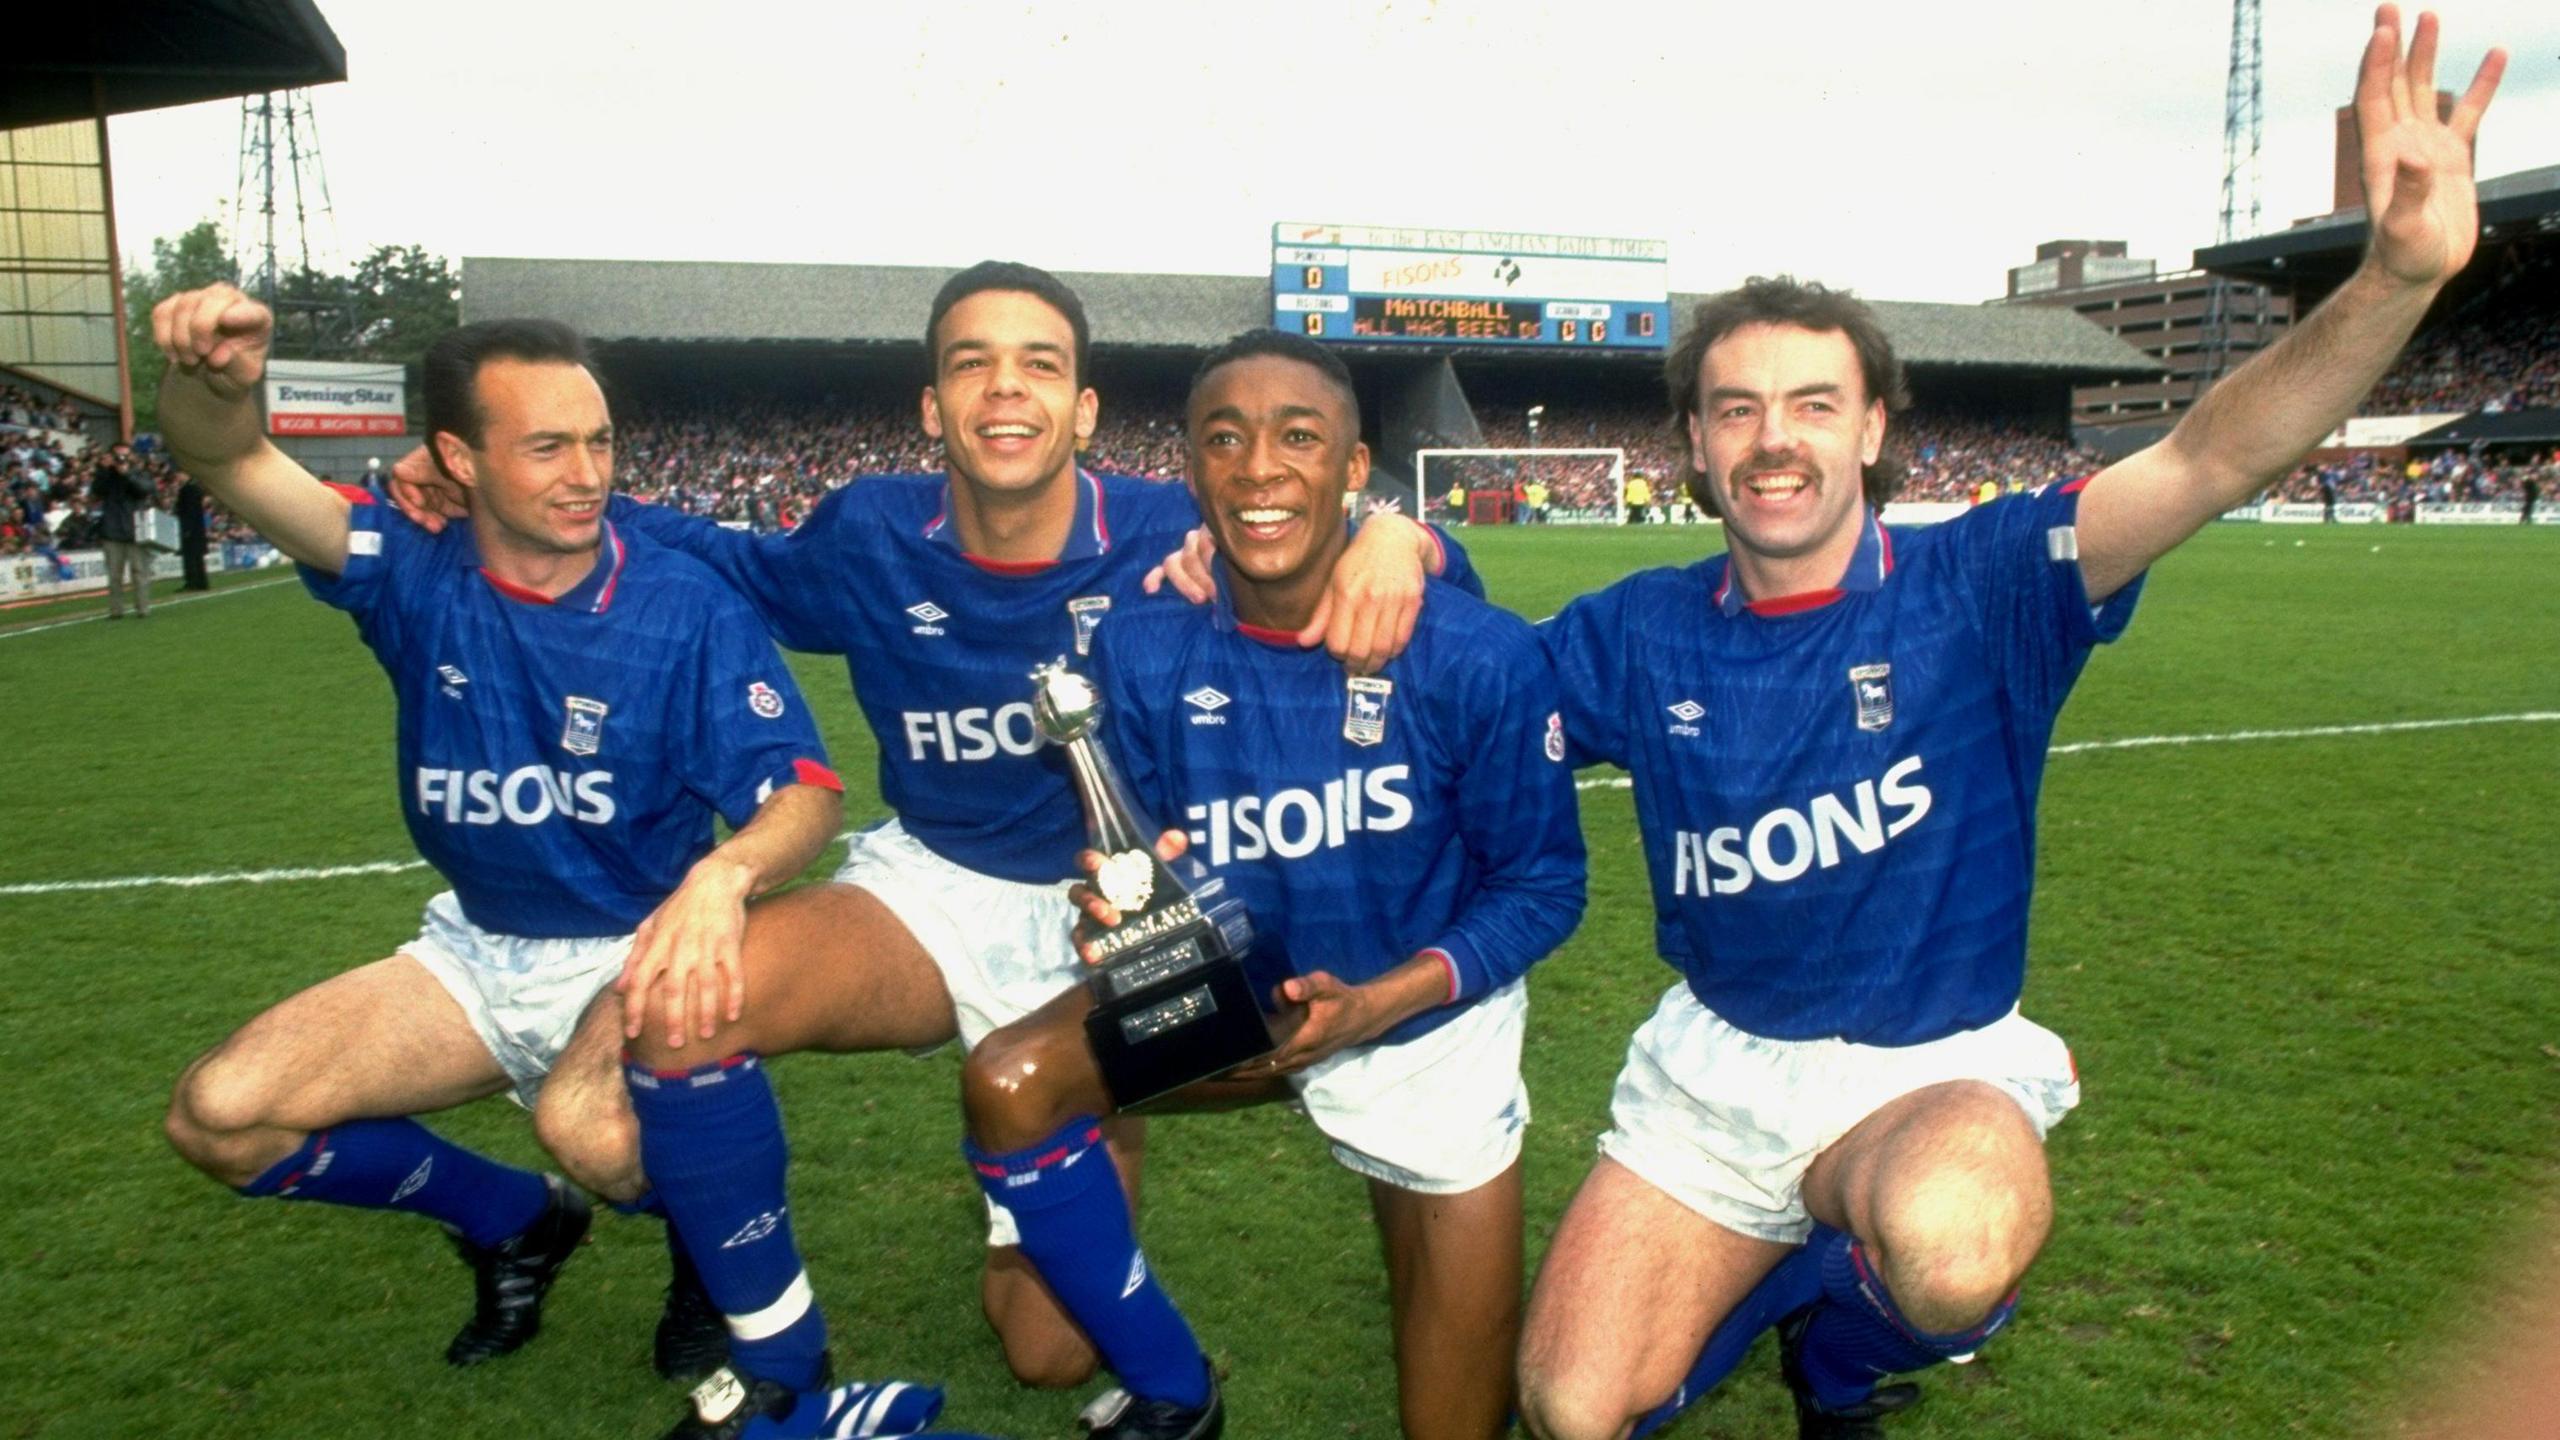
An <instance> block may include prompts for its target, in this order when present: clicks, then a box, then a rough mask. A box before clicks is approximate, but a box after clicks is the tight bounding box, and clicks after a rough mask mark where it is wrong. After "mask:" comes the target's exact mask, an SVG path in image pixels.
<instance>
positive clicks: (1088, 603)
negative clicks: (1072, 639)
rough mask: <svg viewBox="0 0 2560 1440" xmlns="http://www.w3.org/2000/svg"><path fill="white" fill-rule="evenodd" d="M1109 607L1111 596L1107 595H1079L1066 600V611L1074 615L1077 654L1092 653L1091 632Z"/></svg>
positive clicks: (1098, 624) (1099, 623) (1100, 622)
mask: <svg viewBox="0 0 2560 1440" xmlns="http://www.w3.org/2000/svg"><path fill="white" fill-rule="evenodd" d="M1110 609H1111V597H1110V596H1108V595H1079V596H1077V597H1076V598H1074V599H1073V600H1070V601H1068V602H1067V613H1068V614H1070V615H1073V616H1074V617H1076V653H1077V654H1079V655H1090V654H1092V653H1093V632H1094V630H1095V628H1096V627H1098V626H1100V625H1101V624H1102V617H1103V615H1104V614H1105V613H1107V612H1108V611H1109V610H1110Z"/></svg>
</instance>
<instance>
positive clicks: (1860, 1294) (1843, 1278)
mask: <svg viewBox="0 0 2560 1440" xmlns="http://www.w3.org/2000/svg"><path fill="white" fill-rule="evenodd" d="M1807 1250H1808V1253H1816V1254H1819V1255H1820V1257H1821V1262H1822V1295H1823V1303H1822V1305H1821V1307H1820V1308H1819V1309H1817V1310H1815V1311H1814V1312H1813V1319H1812V1320H1811V1322H1810V1323H1808V1324H1807V1325H1806V1326H1805V1332H1804V1343H1803V1345H1802V1346H1801V1347H1800V1348H1799V1349H1798V1350H1797V1352H1796V1368H1797V1369H1799V1370H1801V1371H1802V1372H1803V1373H1804V1378H1805V1380H1806V1382H1807V1383H1808V1384H1809V1385H1811V1386H1812V1387H1813V1398H1814V1399H1815V1400H1816V1401H1818V1402H1819V1403H1820V1404H1821V1405H1822V1406H1823V1408H1825V1409H1827V1410H1839V1409H1845V1408H1847V1407H1849V1406H1851V1405H1855V1404H1857V1403H1858V1402H1859V1401H1861V1400H1864V1399H1866V1398H1867V1397H1868V1396H1869V1395H1872V1394H1874V1393H1875V1388H1876V1382H1877V1381H1879V1380H1882V1379H1883V1378H1884V1377H1885V1376H1887V1375H1893V1374H1899V1373H1901V1372H1904V1371H1909V1370H1922V1369H1926V1368H1928V1367H1929V1366H1931V1365H1935V1364H1937V1363H1938V1362H1939V1361H1941V1360H1945V1359H1948V1358H1949V1357H1951V1356H1957V1355H1970V1354H1972V1353H1973V1352H1974V1351H1975V1350H1976V1349H1979V1348H1980V1347H1981V1345H1982V1342H1983V1341H1985V1340H1988V1339H1990V1338H1991V1336H1992V1334H1993V1333H1994V1332H1996V1331H1997V1330H1999V1328H2000V1327H2001V1326H2003V1325H2006V1324H2008V1323H2009V1317H2010V1316H2011V1315H2014V1314H2016V1313H2017V1310H2018V1296H2017V1292H2015V1291H2011V1292H2010V1294H2009V1298H2008V1299H2006V1300H2003V1301H2001V1302H2000V1303H1999V1305H1997V1306H1996V1307H1994V1308H1993V1309H1992V1311H1991V1313H1990V1314H1989V1315H1987V1316H1985V1317H1983V1320H1982V1323H1980V1324H1978V1325H1975V1326H1972V1327H1971V1328H1969V1329H1965V1330H1959V1331H1955V1332H1953V1333H1951V1334H1945V1335H1933V1334H1931V1333H1929V1332H1928V1331H1925V1330H1922V1329H1919V1328H1918V1327H1916V1326H1914V1325H1913V1324H1912V1323H1911V1322H1910V1321H1908V1320H1906V1319H1904V1318H1903V1315H1902V1311H1901V1310H1900V1309H1899V1308H1898V1307H1897V1306H1895V1304H1894V1303H1893V1296H1892V1295H1891V1294H1890V1293H1888V1292H1887V1291H1886V1290H1885V1287H1884V1278H1883V1277H1882V1276H1880V1275H1878V1274H1877V1273H1876V1271H1875V1266H1874V1265H1873V1263H1871V1262H1870V1261H1869V1260H1868V1258H1867V1251H1866V1247H1865V1246H1863V1245H1861V1244H1859V1243H1858V1241H1857V1240H1856V1238H1855V1237H1853V1236H1849V1235H1844V1234H1841V1233H1839V1232H1837V1231H1834V1232H1832V1233H1831V1236H1830V1237H1829V1238H1828V1239H1827V1240H1825V1241H1824V1242H1823V1243H1822V1244H1820V1245H1814V1246H1808V1247H1807Z"/></svg>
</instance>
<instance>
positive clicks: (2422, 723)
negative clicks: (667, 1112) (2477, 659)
mask: <svg viewBox="0 0 2560 1440" xmlns="http://www.w3.org/2000/svg"><path fill="white" fill-rule="evenodd" d="M2555 720H2560V710H2525V711H2519V712H2518V713H2516V714H2513V715H2468V716H2463V717H2460V718H2458V719H2449V720H2392V721H2385V722H2383V723H2381V724H2374V725H2307V726H2303V727H2300V728H2298V729H2292V730H2225V731H2221V732H2218V733H2214V734H2207V735H2136V736H2133V737H2131V738H2129V739H2124V740H2081V741H2076V742H2074V743H2072V744H2069V745H2056V746H2054V747H2053V748H2052V749H2050V750H2048V751H2046V752H2045V753H2046V754H2047V755H2085V754H2088V753H2089V752H2091V751H2093V750H2142V749H2147V748H2150V747H2152V746H2155V745H2221V744H2228V743H2231V742H2234V741H2241V740H2311V739H2318V738H2320V737H2322V736H2327V735H2396V734H2399V733H2402V732H2404V731H2409V730H2456V729H2461V728H2463V727H2465V726H2471V725H2539V724H2548V723H2550V722H2552V721H2555ZM1634 783H1635V782H1634V781H1632V780H1630V779H1629V778H1628V777H1626V776H1624V775H1618V776H1613V777H1609V778H1606V779H1598V780H1579V781H1576V782H1574V787H1573V788H1575V789H1576V790H1624V789H1626V788H1628V787H1629V786H1630V785H1632V784H1634ZM855 833H857V832H855V831H851V830H848V831H846V832H845V833H844V834H842V835H839V836H837V837H836V840H837V842H838V843H842V842H843V841H844V840H846V839H848V838H850V837H851V836H852V835H854V834H855ZM425 868H427V862H425V861H424V860H377V861H373V862H371V863H369V864H363V865H315V866H301V867H297V868H294V869H288V870H226V871H218V872H215V873H213V874H209V875H127V876H122V877H120V878H117V879H113V880H41V881H34V882H29V883H22V884H16V885H0V896H5V895H59V894H62V893H64V892H66V891H74V890H143V889H149V888H151V887H153V886H161V885H165V886H171V887H175V888H179V889H193V888H196V887H198V886H203V885H272V884H275V883H277V882H278V881H285V880H339V879H345V878H348V877H350V876H356V875H398V874H402V873H405V872H407V871H410V870H423V869H425Z"/></svg>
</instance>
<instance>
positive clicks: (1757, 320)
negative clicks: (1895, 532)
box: [1662, 275, 1911, 511]
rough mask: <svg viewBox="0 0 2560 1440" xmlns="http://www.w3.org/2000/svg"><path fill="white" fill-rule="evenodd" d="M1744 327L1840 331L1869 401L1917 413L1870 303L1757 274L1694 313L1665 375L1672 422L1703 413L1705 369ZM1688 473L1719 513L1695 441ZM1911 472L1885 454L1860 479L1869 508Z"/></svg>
mask: <svg viewBox="0 0 2560 1440" xmlns="http://www.w3.org/2000/svg"><path fill="white" fill-rule="evenodd" d="M1745 325H1793V326H1795V327H1796V328H1797V329H1800V330H1813V331H1835V330H1836V331H1838V332H1839V333H1841V334H1843V335H1845V336H1847V337H1848V338H1849V348H1850V349H1852V350H1855V351H1856V352H1857V353H1858V372H1859V375H1860V378H1861V379H1862V380H1863V381H1864V383H1865V385H1866V390H1867V398H1868V399H1870V400H1881V401H1883V402H1884V413H1885V414H1886V415H1888V416H1891V415H1899V414H1901V413H1902V412H1903V411H1905V410H1908V409H1909V408H1911V387H1910V385H1909V383H1908V382H1907V381H1906V380H1905V379H1904V378H1903V374H1902V362H1901V361H1900V360H1899V359H1897V358H1895V356H1894V353H1893V341H1892V340H1890V339H1888V338H1887V337H1886V335H1885V333H1884V323H1883V322H1882V321H1880V320H1878V319H1876V312H1875V311H1874V310H1873V309H1872V308H1871V307H1869V306H1868V304H1867V302H1866V301H1864V300H1861V299H1859V298H1858V297H1857V296H1855V295H1853V294H1851V293H1850V292H1848V291H1846V290H1834V289H1832V288H1831V287H1830V286H1828V285H1824V284H1821V283H1819V282H1818V281H1811V280H1798V279H1796V278H1795V277H1794V276H1792V275H1754V276H1752V277H1751V278H1750V279H1748V280H1745V281H1743V282H1742V284H1741V286H1740V287H1739V288H1736V289H1732V290H1727V291H1724V292H1723V293H1721V294H1716V295H1710V296H1708V297H1707V298H1706V299H1704V300H1701V301H1699V302H1698V305H1697V308H1696V309H1694V310H1692V311H1690V312H1689V325H1688V328H1687V329H1685V330H1683V331H1682V332H1681V334H1680V339H1679V341H1678V342H1677V343H1676V344H1674V345H1673V346H1672V347H1671V353H1670V355H1669V356H1668V357H1667V358H1665V359H1664V360H1663V362H1662V378H1663V380H1664V382H1665V383H1666V384H1667V385H1668V386H1669V388H1670V391H1671V421H1672V424H1673V425H1674V426H1675V427H1679V426H1683V425H1685V423H1686V422H1687V421H1688V419H1689V417H1690V416H1692V415H1695V414H1696V413H1697V411H1698V371H1699V369H1700V368H1701V367H1702V366H1704V365H1705V363H1706V359H1707V351H1708V350H1709V349H1710V348H1712V347H1713V346H1714V345H1715V343H1716V342H1717V341H1719V340H1721V339H1723V338H1724V337H1726V336H1727V335H1730V334H1732V333H1733V332H1734V331H1736V330H1739V329H1741V328H1742V327H1743V326H1745ZM1680 447H1681V455H1682V456H1683V459H1682V462H1681V468H1682V469H1683V470H1684V471H1687V472H1688V476H1689V486H1688V489H1689V493H1690V497H1691V498H1692V499H1694V500H1696V501H1697V502H1698V505H1699V507H1700V508H1701V509H1705V510H1708V511H1713V510H1714V509H1715V500H1714V495H1713V493H1712V492H1711V491H1710V490H1709V489H1708V488H1707V487H1705V486H1703V485H1700V484H1698V483H1697V482H1698V480H1699V478H1700V477H1699V475H1698V474H1697V472H1696V471H1695V470H1694V469H1693V468H1691V466H1690V464H1689V461H1688V458H1687V457H1688V453H1689V452H1688V436H1687V435H1686V434H1685V433H1684V434H1682V435H1681V436H1680ZM1907 473H1908V468H1907V467H1906V466H1904V464H1903V463H1902V462H1901V461H1900V460H1898V459H1895V458H1894V457H1893V456H1892V455H1889V454H1886V455H1878V456H1877V457H1876V463H1874V464H1873V465H1869V466H1867V467H1866V470H1865V474H1864V475H1863V476H1862V477H1861V479H1862V480H1863V482H1864V485H1865V489H1866V495H1867V503H1868V504H1870V505H1873V506H1876V507H1877V508H1879V509H1881V508H1882V507H1883V505H1884V502H1886V501H1887V500H1890V499H1892V498H1893V495H1894V492H1895V491H1897V490H1900V489H1901V488H1902V481H1903V478H1904V476H1905V475H1906V474H1907Z"/></svg>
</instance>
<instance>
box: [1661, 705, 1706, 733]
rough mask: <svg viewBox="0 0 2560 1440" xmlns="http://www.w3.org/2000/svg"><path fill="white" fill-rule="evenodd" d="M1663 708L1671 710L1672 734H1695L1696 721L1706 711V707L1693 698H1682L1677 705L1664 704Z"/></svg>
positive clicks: (1701, 717) (1703, 715) (1704, 714)
mask: <svg viewBox="0 0 2560 1440" xmlns="http://www.w3.org/2000/svg"><path fill="white" fill-rule="evenodd" d="M1663 708H1664V709H1666V710H1669V711H1670V712H1671V720H1672V724H1671V727H1670V729H1671V733H1672V734H1674V735H1696V734H1697V733H1698V721H1699V720H1701V719H1703V718H1704V717H1705V716H1706V713H1707V707H1706V706H1704V705H1701V704H1699V703H1698V702H1697V701H1695V700H1683V701H1681V702H1680V703H1679V704H1677V705H1666V706H1664V707H1663Z"/></svg>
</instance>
